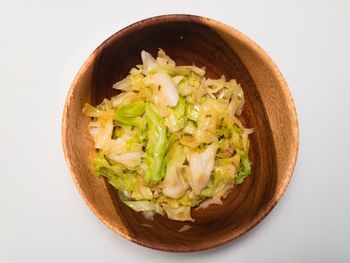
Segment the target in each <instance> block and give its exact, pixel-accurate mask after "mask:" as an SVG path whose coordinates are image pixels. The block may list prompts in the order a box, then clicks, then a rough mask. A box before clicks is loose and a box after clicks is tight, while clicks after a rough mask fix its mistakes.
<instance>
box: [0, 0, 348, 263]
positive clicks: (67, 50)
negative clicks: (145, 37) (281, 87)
mask: <svg viewBox="0 0 350 263" xmlns="http://www.w3.org/2000/svg"><path fill="white" fill-rule="evenodd" d="M282 2H287V1H277V0H276V1H267V0H265V1H219V0H216V1H206V0H201V1H198V0H197V1H195V0H192V1H185V0H183V1H161V0H159V1H153V0H148V1H135V0H127V1H116V0H113V1H87V0H85V1H83V0H81V1H74V2H73V1H64V0H61V1H56V2H55V3H49V2H48V1H23V2H20V1H10V0H8V1H6V0H5V1H4V0H0V89H1V93H0V94H1V95H0V97H1V103H0V124H1V126H0V127H1V128H0V163H1V177H0V178H1V181H0V262H76V263H78V262H123V261H124V262H152V263H156V262H178V261H179V260H181V261H182V262H189V261H191V262H201V263H205V262H214V261H215V262H260V263H263V262H268V263H272V262H349V261H350V255H349V243H350V227H349V222H350V191H349V186H350V172H349V168H348V164H349V163H350V161H349V150H348V149H349V147H350V139H349V132H350V117H349V116H348V115H349V112H350V103H349V99H350V86H349V83H350V52H349V49H350V29H349V26H350V2H349V1H345V0H344V1H308V2H307V3H306V1H288V2H289V3H288V4H287V3H282ZM167 13H189V14H197V15H202V16H207V17H210V18H213V19H217V20H220V21H222V22H225V23H227V24H229V25H231V26H233V27H235V28H237V29H238V30H240V31H242V32H243V33H245V34H247V35H248V36H249V37H251V38H252V39H254V40H255V41H256V42H257V43H258V44H259V45H261V46H262V47H263V48H264V49H265V50H266V51H267V53H268V54H269V55H270V56H271V57H272V59H273V60H274V61H275V62H276V64H277V65H278V66H279V68H280V70H281V71H282V73H283V74H284V77H285V78H286V80H287V82H288V84H289V86H290V90H291V92H292V95H293V97H294V100H295V104H296V108H297V112H298V117H299V125H300V151H299V157H298V162H297V166H296V169H295V172H294V176H293V178H292V181H291V183H290V185H289V187H288V190H287V192H286V193H285V195H284V196H283V198H282V200H281V201H280V203H279V204H278V205H277V206H276V207H275V209H274V210H273V211H272V212H271V213H270V214H269V215H268V217H267V218H266V219H265V220H264V221H263V222H262V223H261V224H259V225H258V226H257V227H255V228H254V229H253V230H252V231H250V232H249V233H248V234H246V235H245V236H243V237H242V238H240V239H238V240H236V241H234V242H231V243H230V244H228V245H226V246H223V247H221V248H218V249H213V250H209V251H206V252H200V253H191V254H171V253H164V252H159V251H155V250H151V249H147V248H143V247H141V246H138V245H136V244H133V243H131V242H129V241H127V240H124V239H123V238H121V237H119V236H118V235H117V234H115V233H114V232H112V231H111V230H109V229H108V228H107V227H106V226H105V225H103V224H102V223H101V222H100V221H99V220H98V219H97V218H96V217H95V216H94V215H93V214H92V212H91V211H90V210H89V209H88V207H87V206H86V204H85V203H84V202H83V200H82V198H81V197H80V195H79V193H78V192H77V190H76V188H75V186H74V184H73V182H72V180H71V178H70V176H69V173H68V169H67V166H66V163H65V161H64V157H63V151H62V146H61V134H60V130H61V115H62V111H63V105H64V101H65V97H66V94H67V92H68V88H69V86H70V83H71V81H72V80H73V78H74V76H75V74H76V72H77V71H78V69H79V67H80V66H81V64H82V63H83V62H84V60H85V59H86V58H87V56H88V55H89V54H90V53H91V52H92V51H93V50H94V49H95V47H97V46H98V45H99V44H100V43H101V42H102V41H103V40H104V39H106V38H107V37H109V36H110V35H111V34H113V33H114V32H116V31H118V30H119V29H121V28H123V27H125V26H127V25H129V24H130V23H132V22H136V21H137V20H140V19H143V18H147V17H150V16H154V15H160V14H167Z"/></svg>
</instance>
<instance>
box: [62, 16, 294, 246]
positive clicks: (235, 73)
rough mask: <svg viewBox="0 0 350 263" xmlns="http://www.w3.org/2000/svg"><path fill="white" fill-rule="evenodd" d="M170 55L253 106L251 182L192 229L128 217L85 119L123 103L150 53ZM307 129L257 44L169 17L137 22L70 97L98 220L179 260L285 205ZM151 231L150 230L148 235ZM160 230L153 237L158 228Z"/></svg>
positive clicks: (68, 135)
mask: <svg viewBox="0 0 350 263" xmlns="http://www.w3.org/2000/svg"><path fill="white" fill-rule="evenodd" d="M158 48H162V49H164V50H165V52H166V53H167V54H168V55H169V56H170V57H171V58H173V59H174V60H175V61H176V62H177V63H178V64H179V65H188V64H192V63H195V64H196V65H197V66H205V67H206V71H207V76H208V77H212V78H219V77H220V76H221V75H222V74H224V75H225V77H226V78H227V79H231V78H235V79H236V80H237V81H238V82H239V83H241V84H242V87H243V90H244V93H245V97H246V104H245V106H244V110H243V115H242V121H243V122H244V124H245V126H246V127H252V128H254V133H253V134H252V135H251V148H250V159H251V161H252V163H253V166H252V175H251V176H250V177H249V178H248V179H247V180H246V181H245V182H244V183H243V184H242V185H239V186H237V187H235V189H234V190H233V191H232V193H231V194H230V195H229V196H228V198H227V199H225V201H224V204H223V205H221V206H218V205H212V206H210V207H209V208H207V209H205V210H198V211H194V210H193V212H192V214H193V216H194V218H195V219H196V221H195V222H194V223H186V224H188V225H191V226H192V228H191V229H190V230H188V231H184V232H178V230H179V229H180V228H181V227H182V226H183V225H184V223H183V222H176V221H171V220H168V219H167V218H166V217H161V216H158V215H157V216H156V217H155V219H154V220H153V221H149V220H146V219H145V218H144V217H143V216H142V215H141V214H139V213H136V212H134V211H132V210H131V209H129V208H127V207H126V206H125V205H124V204H123V203H121V202H120V200H119V199H118V197H117V195H116V192H115V190H114V189H113V187H111V186H110V185H109V184H108V183H107V182H106V181H105V180H103V179H99V178H96V177H95V176H94V175H93V173H92V167H91V158H92V157H93V155H94V153H95V150H94V147H93V142H92V140H91V139H90V137H89V134H88V122H89V119H88V118H87V117H85V116H84V115H83V114H82V112H81V109H82V108H83V106H84V104H85V103H86V102H89V103H92V104H98V103H100V102H101V101H102V99H103V98H109V97H111V96H113V95H115V94H116V93H117V91H116V90H113V89H112V84H113V83H115V82H116V81H118V80H120V79H122V78H123V77H125V76H126V75H127V74H128V72H129V70H130V68H131V67H133V66H134V65H136V64H139V63H141V59H140V52H141V50H142V49H144V50H147V51H149V52H151V53H152V54H153V55H156V53H157V50H158ZM298 136H299V135H298V122H297V116H296V111H295V108H294V104H293V101H292V98H291V95H290V93H289V90H288V87H287V84H286V82H285V81H284V79H283V77H282V76H281V73H280V72H279V70H278V69H277V67H276V66H275V65H274V63H273V62H272V60H271V59H270V58H269V57H268V56H267V55H266V53H265V52H264V51H263V50H262V49H261V48H260V47H259V46H257V45H256V44H255V43H254V42H253V41H252V40H250V39H248V38H247V37H246V36H244V35H243V34H241V33H240V32H238V31H236V30H234V29H233V28H231V27H229V26H227V25H224V24H222V23H219V22H217V21H214V20H211V19H208V18H203V17H197V16H191V15H167V16H159V17H153V18H150V19H147V20H143V21H140V22H137V23H135V24H133V25H131V26H129V27H127V28H125V29H123V30H121V31H119V32H118V33H116V34H114V35H113V36H111V37H110V38H109V39H107V40H106V41H105V42H103V43H102V44H101V45H100V46H99V47H98V48H97V49H96V50H95V51H94V52H93V53H92V54H91V56H90V57H89V58H88V60H87V61H86V62H85V63H84V65H83V66H82V68H81V70H80V71H79V73H78V74H77V76H76V78H75V80H74V82H73V83H72V86H71V89H70V92H69V94H68V97H67V101H66V105H65V109H64V114H63V121H62V140H63V147H64V152H65V157H66V160H67V163H68V166H69V168H70V171H71V174H72V177H73V180H74V182H75V184H76V186H77V188H78V190H79V191H80V193H81V195H82V197H83V198H84V199H85V201H86V203H87V204H88V205H89V207H90V208H91V209H92V211H93V212H94V213H95V214H96V215H97V216H98V217H99V219H101V220H102V221H103V222H104V223H105V224H106V225H108V226H109V227H110V228H111V229H112V230H114V231H115V232H117V233H118V234H120V235H122V236H123V237H125V238H127V239H129V240H131V241H134V242H136V243H138V244H141V245H144V246H147V247H150V248H154V249H159V250H165V251H173V252H189V251H197V250H203V249H208V248H212V247H216V246H219V245H222V244H224V243H227V242H228V241H230V240H233V239H235V238H237V237H239V236H241V235H242V234H244V233H246V232H247V231H248V230H250V229H251V228H252V227H254V226H255V225H256V224H257V223H259V222H260V221H261V220H262V219H263V218H264V217H265V216H266V215H267V214H268V213H269V212H270V210H271V209H272V208H273V207H274V206H275V205H276V203H277V202H278V201H279V199H280V198H281V196H282V194H283V192H284V191H285V189H286V187H287V185H288V183H289V180H290V178H291V175H292V172H293V169H294V166H295V162H296V157H297V150H298V140H299V137H298ZM144 224H146V225H147V226H145V225H144ZM149 226H151V227H149Z"/></svg>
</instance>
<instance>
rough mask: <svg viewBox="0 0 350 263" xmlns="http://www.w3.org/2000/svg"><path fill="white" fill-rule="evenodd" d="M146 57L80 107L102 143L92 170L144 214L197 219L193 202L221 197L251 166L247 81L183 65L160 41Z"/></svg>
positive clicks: (96, 139) (206, 203) (215, 200)
mask: <svg viewBox="0 0 350 263" xmlns="http://www.w3.org/2000/svg"><path fill="white" fill-rule="evenodd" d="M141 59H142V64H141V65H137V66H136V67H135V68H132V69H131V70H130V74H128V75H127V76H126V77H125V78H124V79H122V80H120V81H118V82H117V83H115V84H114V85H113V88H114V89H117V90H119V91H120V93H119V94H118V95H116V96H114V97H112V98H110V99H109V100H108V99H104V100H103V102H102V103H101V104H99V105H97V106H95V107H94V106H91V105H89V104H85V106H84V108H83V113H84V114H85V115H86V116H88V117H90V118H91V122H90V124H89V132H90V134H91V136H92V139H93V141H94V143H95V148H96V149H97V153H96V155H95V156H94V158H93V160H92V167H93V171H94V174H95V175H96V176H103V177H105V178H106V179H107V180H108V182H109V183H110V184H111V185H112V186H113V187H115V188H116V189H117V190H118V193H119V197H120V199H121V200H122V201H123V202H124V204H125V205H127V206H128V207H130V208H131V209H133V210H135V211H137V212H142V213H143V214H144V215H145V216H146V217H147V218H153V215H154V214H160V215H165V214H166V215H167V217H168V218H169V219H172V220H177V221H194V220H195V219H194V218H192V216H191V209H192V208H194V207H196V209H204V208H206V207H207V206H209V205H212V204H216V205H219V204H222V199H223V198H226V197H227V195H228V194H229V193H230V191H231V190H232V189H233V188H234V186H235V185H239V184H241V183H243V182H244V180H245V179H246V178H247V177H248V176H249V175H250V174H251V170H252V168H251V163H250V161H249V138H248V137H249V134H250V133H252V132H253V130H252V129H245V128H244V127H243V125H242V123H241V121H240V120H239V118H238V116H239V115H240V114H241V113H242V110H243V105H244V102H245V100H244V93H243V89H242V88H241V86H240V85H239V84H238V83H237V82H236V80H234V79H231V80H229V81H227V80H226V78H225V76H221V78H219V79H210V78H206V77H205V69H203V68H199V67H196V66H195V65H192V66H178V65H176V63H175V61H174V60H173V59H171V58H170V57H169V56H168V55H166V53H165V52H164V51H163V50H161V49H159V51H158V56H157V57H156V58H154V57H153V56H152V55H151V54H150V53H148V52H146V51H142V52H141ZM186 230H187V229H186Z"/></svg>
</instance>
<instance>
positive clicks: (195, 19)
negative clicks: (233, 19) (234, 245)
mask: <svg viewBox="0 0 350 263" xmlns="http://www.w3.org/2000/svg"><path fill="white" fill-rule="evenodd" d="M167 22H187V23H198V24H202V25H206V26H208V27H211V28H214V29H219V30H222V31H226V32H229V34H230V35H232V36H233V37H234V38H236V39H239V41H241V42H242V43H243V44H245V45H247V46H249V47H250V48H251V49H252V50H253V51H254V52H255V53H256V54H257V55H258V57H259V58H260V59H261V60H262V61H264V62H265V63H266V64H267V65H268V67H269V68H270V69H271V70H272V72H273V74H274V75H275V76H276V77H277V79H278V83H279V87H280V88H281V90H282V93H283V94H284V96H285V98H286V100H287V101H289V102H290V103H288V106H289V114H290V118H291V122H293V123H294V124H295V133H294V138H293V140H291V141H292V142H294V143H293V144H292V145H291V152H293V153H294V155H292V156H291V159H290V161H289V166H288V168H287V170H286V171H284V177H283V179H282V180H283V183H282V185H283V187H282V189H281V190H280V191H278V193H277V195H276V196H275V198H273V199H272V201H271V202H269V203H268V205H267V206H266V209H265V210H264V211H262V212H261V213H260V214H259V216H257V217H254V219H253V220H252V221H251V222H250V224H249V226H248V227H247V228H245V229H243V230H241V231H238V232H233V233H232V235H231V236H229V237H227V238H221V239H220V240H219V241H217V242H211V243H210V244H209V245H203V246H202V247H200V248H198V249H191V247H188V248H186V249H184V248H180V249H179V248H177V247H176V246H174V247H169V246H162V245H154V244H152V243H145V242H141V241H140V240H139V239H137V238H135V237H132V236H131V235H129V233H128V232H127V231H126V230H125V229H123V228H122V227H120V226H118V225H116V224H113V222H112V221H111V220H110V219H109V217H106V216H105V215H104V214H103V213H102V212H101V211H100V210H99V209H97V208H96V207H95V206H94V205H93V204H91V202H90V201H89V198H88V197H87V195H86V193H85V192H84V190H83V189H82V187H81V186H80V183H79V180H78V179H77V178H78V177H79V175H78V174H77V173H75V171H74V169H73V165H72V163H71V160H70V157H69V154H68V151H67V143H68V138H67V136H66V135H67V130H68V127H67V118H68V108H69V106H70V102H71V99H72V95H73V93H74V91H75V90H76V87H77V83H78V81H79V79H80V77H81V76H82V75H84V73H85V72H86V70H87V69H88V68H89V67H90V66H91V64H92V63H93V62H94V60H95V58H96V54H97V52H98V51H99V50H100V49H102V48H104V47H105V46H107V45H108V44H109V42H110V41H112V40H113V39H114V38H115V37H117V36H119V35H122V34H124V33H126V32H127V31H129V30H133V29H136V30H138V29H139V28H142V27H143V26H145V27H147V26H150V25H156V24H159V23H167ZM61 128H62V129H61V135H62V146H63V151H64V156H65V159H66V162H67V165H68V168H69V172H70V174H71V177H72V179H73V182H74V184H75V186H76V188H77V189H78V191H79V193H80V195H81V196H82V198H83V199H84V201H85V203H86V204H87V205H88V207H89V208H90V209H91V210H92V212H93V213H94V214H95V215H96V216H97V217H98V218H99V219H100V220H101V221H102V222H103V223H104V224H105V225H107V226H108V227H109V228H110V229H111V230H113V231H114V232H116V233H117V234H119V235H120V236H122V237H124V238H125V239H127V240H130V241H132V242H134V243H136V244H139V245H142V246H145V247H148V248H152V249H157V250H161V251H167V252H195V251H201V250H207V249H210V248H214V247H218V246H221V245H224V244H226V243H228V242H230V241H232V240H235V239H237V238H238V237H240V236H241V235H243V234H245V233H247V232H248V231H249V230H251V229H252V228H253V227H255V226H256V225H257V224H259V223H260V222H261V221H262V220H263V219H264V218H265V217H266V216H267V215H268V214H269V213H270V211H271V210H272V209H273V208H274V207H275V205H276V204H277V203H278V202H279V200H280V199H281V197H282V195H283V194H284V192H285V191H286V189H287V186H288V184H289V182H290V180H291V177H292V174H293V171H294V168H295V164H296V161H297V156H298V148H299V124H298V118H297V112H296V108H295V104H294V101H293V98H292V95H291V93H290V90H289V88H288V85H287V83H286V81H285V79H284V78H283V76H282V74H281V72H280V71H279V69H278V68H277V66H276V65H275V63H274V62H273V61H272V59H271V58H270V57H269V55H268V54H267V53H266V52H265V51H264V50H263V49H262V48H261V47H260V46H259V45H258V44H257V43H256V42H255V41H253V40H252V39H250V38H249V37H248V36H246V35H244V34H243V33H241V32H240V31H238V30H237V29H235V28H233V27H231V26H229V25H227V24H224V23H222V22H219V21H217V20H214V19H211V18H207V17H203V16H197V15H190V14H167V15H160V16H153V17H149V18H146V19H143V20H140V21H137V22H135V23H132V24H130V25H129V26H127V27H124V28H123V29H121V30H119V31H117V32H116V33H114V34H113V35H111V36H110V37H109V38H107V39H106V40H105V41H103V42H102V43H101V44H100V45H99V46H98V47H97V48H96V49H95V50H94V51H93V52H92V53H91V54H90V55H89V57H88V58H87V59H86V61H85V62H84V64H83V65H82V66H81V68H80V69H79V71H78V73H77V75H76V76H75V78H74V80H73V82H72V84H71V86H70V89H69V92H68V95H67V98H66V101H65V105H64V111H63V117H62V126H61Z"/></svg>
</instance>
